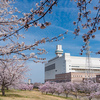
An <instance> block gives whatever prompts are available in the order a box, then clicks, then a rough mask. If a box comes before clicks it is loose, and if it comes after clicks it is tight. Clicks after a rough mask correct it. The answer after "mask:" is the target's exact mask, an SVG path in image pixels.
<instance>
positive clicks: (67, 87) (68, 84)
mask: <svg viewBox="0 0 100 100" xmlns="http://www.w3.org/2000/svg"><path fill="white" fill-rule="evenodd" d="M61 85H62V86H63V89H64V93H65V94H66V97H68V94H69V93H70V92H72V91H74V84H73V83H72V82H66V83H62V84H61Z"/></svg>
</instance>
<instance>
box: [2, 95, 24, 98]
mask: <svg viewBox="0 0 100 100" xmlns="http://www.w3.org/2000/svg"><path fill="white" fill-rule="evenodd" d="M0 96H2V95H1V94H0ZM2 97H22V98H25V97H24V96H22V95H19V94H6V95H5V96H2Z"/></svg>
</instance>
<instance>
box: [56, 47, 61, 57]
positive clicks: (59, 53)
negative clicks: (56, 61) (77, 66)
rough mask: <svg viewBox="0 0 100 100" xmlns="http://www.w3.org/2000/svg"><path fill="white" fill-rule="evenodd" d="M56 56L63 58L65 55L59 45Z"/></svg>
mask: <svg viewBox="0 0 100 100" xmlns="http://www.w3.org/2000/svg"><path fill="white" fill-rule="evenodd" d="M55 54H56V56H59V57H61V56H62V54H63V50H62V45H57V46H56V51H55Z"/></svg>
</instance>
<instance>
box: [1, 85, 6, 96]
mask: <svg viewBox="0 0 100 100" xmlns="http://www.w3.org/2000/svg"><path fill="white" fill-rule="evenodd" d="M1 92H2V95H3V96H5V86H2V89H1Z"/></svg>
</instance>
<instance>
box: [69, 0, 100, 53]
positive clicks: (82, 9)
mask: <svg viewBox="0 0 100 100" xmlns="http://www.w3.org/2000/svg"><path fill="white" fill-rule="evenodd" d="M71 1H73V0H71ZM74 1H75V2H76V4H77V8H78V9H79V12H78V18H77V19H78V20H77V21H74V22H73V24H74V25H76V28H75V30H74V32H73V34H75V36H78V35H80V33H81V31H82V32H83V33H84V34H82V39H83V41H84V43H85V44H84V45H83V46H82V49H81V53H80V55H82V54H83V51H84V50H86V45H87V43H88V41H90V39H91V38H92V39H94V38H95V33H96V32H98V31H99V30H100V14H99V13H100V0H96V3H97V4H96V5H94V4H93V0H74ZM89 6H91V8H90V7H89ZM93 12H96V14H93ZM84 30H86V31H84ZM95 53H96V54H100V51H98V52H95Z"/></svg>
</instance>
